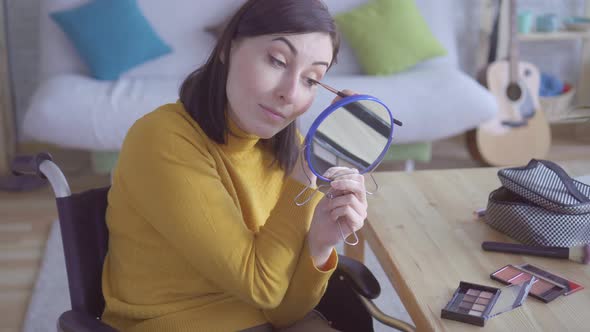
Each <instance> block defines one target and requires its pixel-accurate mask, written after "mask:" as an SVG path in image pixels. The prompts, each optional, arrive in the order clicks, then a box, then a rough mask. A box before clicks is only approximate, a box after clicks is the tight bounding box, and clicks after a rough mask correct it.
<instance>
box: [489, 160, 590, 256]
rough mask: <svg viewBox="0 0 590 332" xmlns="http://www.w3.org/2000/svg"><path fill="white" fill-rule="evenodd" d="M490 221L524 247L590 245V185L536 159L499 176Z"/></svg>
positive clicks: (491, 205) (501, 172)
mask: <svg viewBox="0 0 590 332" xmlns="http://www.w3.org/2000/svg"><path fill="white" fill-rule="evenodd" d="M498 177H499V178H500V182H501V183H502V187H500V188H498V189H496V190H494V191H493V192H492V193H491V194H490V197H489V200H488V206H487V209H486V213H485V222H486V223H488V224H489V225H490V226H491V227H493V228H495V229H497V230H498V231H500V232H502V233H504V234H506V235H508V236H510V237H512V238H513V239H515V240H517V241H520V242H522V243H524V244H529V245H537V246H557V247H572V246H575V245H580V244H585V243H590V186H588V185H586V184H584V183H582V182H579V181H576V180H574V179H572V178H571V177H570V176H569V175H568V174H567V173H566V172H565V171H564V170H563V169H562V168H561V167H559V165H557V164H555V163H553V162H550V161H547V160H536V159H532V160H531V161H530V162H529V164H528V165H526V166H524V167H514V168H505V169H502V170H500V171H499V172H498Z"/></svg>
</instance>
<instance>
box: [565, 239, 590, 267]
mask: <svg viewBox="0 0 590 332" xmlns="http://www.w3.org/2000/svg"><path fill="white" fill-rule="evenodd" d="M569 259H570V260H571V261H574V262H579V263H583V264H588V263H590V244H584V245H581V246H575V247H571V248H570V252H569Z"/></svg>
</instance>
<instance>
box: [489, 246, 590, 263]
mask: <svg viewBox="0 0 590 332" xmlns="http://www.w3.org/2000/svg"><path fill="white" fill-rule="evenodd" d="M481 247H482V248H483V250H487V251H497V252H506V253H511V254H523V255H533V256H542V257H551V258H561V259H569V260H570V261H574V262H578V263H582V264H589V263H590V244H583V245H579V246H574V247H570V248H567V247H544V246H529V245H526V244H519V243H504V242H492V241H484V242H483V243H482V244H481Z"/></svg>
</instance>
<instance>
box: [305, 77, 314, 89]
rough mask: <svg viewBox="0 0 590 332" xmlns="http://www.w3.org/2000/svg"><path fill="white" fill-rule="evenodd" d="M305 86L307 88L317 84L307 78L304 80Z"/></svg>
mask: <svg viewBox="0 0 590 332" xmlns="http://www.w3.org/2000/svg"><path fill="white" fill-rule="evenodd" d="M304 81H305V84H307V86H309V87H313V86H315V85H316V84H317V83H316V82H315V81H314V80H312V79H311V78H309V77H306V78H304Z"/></svg>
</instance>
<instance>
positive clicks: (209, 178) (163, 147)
mask: <svg viewBox="0 0 590 332" xmlns="http://www.w3.org/2000/svg"><path fill="white" fill-rule="evenodd" d="M149 116H150V115H148V117H149ZM115 176H116V180H117V181H118V183H119V185H120V186H121V190H122V191H123V192H124V193H125V195H126V196H127V197H128V200H129V204H131V206H132V207H133V208H134V209H135V210H136V211H137V213H139V214H140V215H141V216H142V218H144V219H145V220H146V221H147V222H148V223H149V224H150V225H151V226H152V227H153V228H154V229H155V230H156V231H157V232H159V233H160V234H161V236H162V237H163V238H164V239H165V240H167V241H168V242H169V243H170V244H171V245H172V246H173V247H175V249H176V250H177V251H178V252H179V253H180V254H181V255H183V256H184V257H185V258H186V259H187V261H188V262H189V263H190V264H191V265H192V266H193V267H194V268H195V269H196V270H197V271H198V272H199V273H200V274H201V275H203V276H204V277H205V278H207V279H208V280H210V281H211V282H212V283H214V284H216V285H217V286H218V287H219V288H220V289H223V290H224V291H225V292H227V293H229V294H232V295H234V296H236V297H238V298H240V299H241V300H242V301H244V302H246V303H250V304H251V305H254V306H256V307H258V308H261V309H270V308H275V307H277V306H278V305H279V304H280V303H281V302H282V300H283V298H284V297H285V294H286V293H287V289H288V287H289V283H290V281H291V279H292V276H293V274H294V272H295V268H296V265H297V262H298V260H299V257H300V254H301V250H302V247H303V243H304V241H305V237H306V233H307V229H308V225H309V220H311V216H312V214H313V210H314V208H315V204H308V205H304V206H301V207H299V206H296V205H295V204H294V202H293V199H294V198H295V196H296V195H297V193H299V191H301V190H302V189H303V188H304V186H303V185H302V184H300V183H298V182H297V181H294V180H290V179H287V180H286V181H285V184H284V185H283V188H282V192H281V193H280V198H279V200H278V202H277V204H276V205H275V207H274V209H273V210H272V211H271V213H270V216H269V217H268V219H267V220H266V223H265V225H264V226H263V227H261V228H260V231H259V232H258V233H253V232H251V231H250V230H249V229H248V228H247V227H246V225H245V224H244V221H243V218H242V215H241V212H240V210H239V208H238V206H237V203H236V202H235V201H234V200H233V198H232V197H231V196H230V194H229V193H228V191H227V190H226V189H225V187H224V186H223V184H222V181H221V178H220V175H219V174H218V172H217V170H216V167H215V162H214V161H213V158H212V156H211V154H210V153H209V152H208V150H207V147H206V144H205V143H204V138H203V137H201V136H200V135H199V134H197V133H196V131H195V129H194V128H192V126H191V125H190V123H188V122H187V121H177V122H171V121H168V122H166V121H163V120H162V119H157V121H155V119H151V120H149V119H148V120H145V118H144V119H140V120H139V121H138V122H136V123H135V124H134V126H133V127H132V128H131V129H130V131H129V132H128V134H127V137H126V139H125V142H124V144H123V147H122V150H121V153H120V157H119V162H118V165H117V171H116V174H115ZM302 272H304V270H302ZM301 287H303V286H301Z"/></svg>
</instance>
